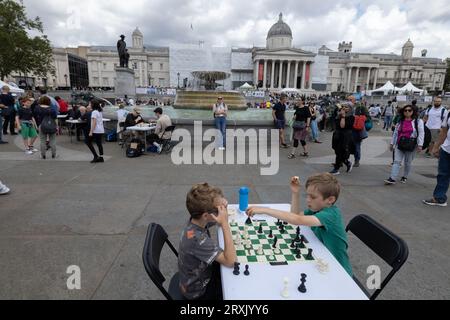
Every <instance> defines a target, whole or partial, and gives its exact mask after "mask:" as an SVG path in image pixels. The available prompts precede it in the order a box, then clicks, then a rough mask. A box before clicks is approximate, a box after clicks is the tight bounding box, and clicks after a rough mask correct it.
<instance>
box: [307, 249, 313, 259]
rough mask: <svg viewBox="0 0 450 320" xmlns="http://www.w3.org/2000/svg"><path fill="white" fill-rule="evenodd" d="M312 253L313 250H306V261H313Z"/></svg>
mask: <svg viewBox="0 0 450 320" xmlns="http://www.w3.org/2000/svg"><path fill="white" fill-rule="evenodd" d="M312 253H313V249H311V248H309V249H308V255H307V256H306V259H308V260H312V259H314V257H313V255H312Z"/></svg>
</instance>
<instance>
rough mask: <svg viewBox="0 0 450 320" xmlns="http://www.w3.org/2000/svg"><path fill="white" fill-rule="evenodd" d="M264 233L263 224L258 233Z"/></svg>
mask: <svg viewBox="0 0 450 320" xmlns="http://www.w3.org/2000/svg"><path fill="white" fill-rule="evenodd" d="M263 232H264V231H263V226H262V223H261V224H260V225H259V229H258V233H259V234H262V233H263Z"/></svg>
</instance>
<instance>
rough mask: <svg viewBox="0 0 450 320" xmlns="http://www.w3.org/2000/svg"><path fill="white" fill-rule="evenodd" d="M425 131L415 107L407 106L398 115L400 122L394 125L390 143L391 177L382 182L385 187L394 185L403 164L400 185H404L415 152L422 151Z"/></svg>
mask: <svg viewBox="0 0 450 320" xmlns="http://www.w3.org/2000/svg"><path fill="white" fill-rule="evenodd" d="M424 137H425V131H424V124H423V121H422V119H419V111H418V109H417V107H415V106H411V105H407V106H405V107H403V109H402V111H401V113H400V122H399V123H398V124H397V125H396V127H395V131H394V135H393V137H392V142H391V147H390V148H391V151H392V150H395V152H394V165H393V166H392V171H391V176H390V177H389V179H386V180H384V182H385V184H386V185H393V184H396V179H397V177H398V174H399V173H400V166H401V164H402V162H403V161H404V162H405V169H404V173H403V177H402V178H401V180H400V182H401V183H406V181H407V179H408V175H409V173H410V172H411V165H412V162H413V160H414V156H415V154H416V151H419V152H420V151H422V146H423V142H424Z"/></svg>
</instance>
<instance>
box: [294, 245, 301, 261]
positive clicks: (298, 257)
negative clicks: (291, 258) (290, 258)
mask: <svg viewBox="0 0 450 320" xmlns="http://www.w3.org/2000/svg"><path fill="white" fill-rule="evenodd" d="M295 253H296V254H297V255H296V256H295V258H296V259H301V258H302V256H301V251H300V247H299V245H298V243H297V245H296V247H295Z"/></svg>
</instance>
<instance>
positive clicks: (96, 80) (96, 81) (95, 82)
mask: <svg viewBox="0 0 450 320" xmlns="http://www.w3.org/2000/svg"><path fill="white" fill-rule="evenodd" d="M94 86H98V78H97V77H94Z"/></svg>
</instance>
